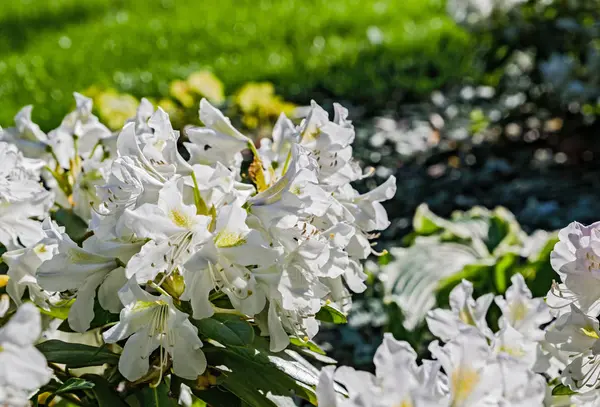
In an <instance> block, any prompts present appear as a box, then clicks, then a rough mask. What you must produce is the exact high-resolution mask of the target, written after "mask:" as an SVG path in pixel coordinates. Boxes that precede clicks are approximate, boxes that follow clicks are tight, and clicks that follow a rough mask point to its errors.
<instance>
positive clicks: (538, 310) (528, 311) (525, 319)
mask: <svg viewBox="0 0 600 407" xmlns="http://www.w3.org/2000/svg"><path fill="white" fill-rule="evenodd" d="M511 281H512V285H511V286H510V287H509V288H508V290H506V294H505V297H506V299H504V298H503V297H502V296H498V297H496V298H495V301H496V304H497V305H498V307H500V310H501V311H502V317H501V318H500V321H499V323H500V326H511V327H513V328H514V329H516V330H517V331H519V332H520V333H521V334H523V335H524V336H526V337H528V338H531V339H533V340H540V339H541V338H543V336H544V331H543V330H541V329H540V328H539V327H540V326H541V325H544V324H546V323H548V322H550V321H551V320H552V316H551V315H550V311H549V309H548V306H547V305H546V303H545V302H544V300H543V298H532V295H531V291H530V290H529V288H528V287H527V284H526V283H525V279H524V278H523V276H522V275H521V274H515V275H514V276H513V277H512V278H511Z"/></svg>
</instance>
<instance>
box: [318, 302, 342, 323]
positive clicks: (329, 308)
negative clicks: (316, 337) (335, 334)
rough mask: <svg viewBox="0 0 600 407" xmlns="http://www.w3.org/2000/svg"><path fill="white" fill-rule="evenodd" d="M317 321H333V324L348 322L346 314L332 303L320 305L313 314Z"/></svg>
mask: <svg viewBox="0 0 600 407" xmlns="http://www.w3.org/2000/svg"><path fill="white" fill-rule="evenodd" d="M315 317H316V318H317V319H318V320H319V321H323V322H333V323H334V324H345V323H347V322H348V318H347V317H346V314H344V313H343V312H342V311H340V310H338V309H337V308H334V307H333V305H331V304H328V305H324V306H322V307H321V309H320V310H319V312H317V314H316V315H315Z"/></svg>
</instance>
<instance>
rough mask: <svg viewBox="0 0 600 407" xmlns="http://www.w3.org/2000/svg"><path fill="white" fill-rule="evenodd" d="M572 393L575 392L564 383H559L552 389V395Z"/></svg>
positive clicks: (568, 394)
mask: <svg viewBox="0 0 600 407" xmlns="http://www.w3.org/2000/svg"><path fill="white" fill-rule="evenodd" d="M572 394H577V392H576V391H573V390H571V389H570V388H569V386H565V385H564V384H559V385H557V386H556V387H554V388H553V389H552V395H553V396H570V395H572Z"/></svg>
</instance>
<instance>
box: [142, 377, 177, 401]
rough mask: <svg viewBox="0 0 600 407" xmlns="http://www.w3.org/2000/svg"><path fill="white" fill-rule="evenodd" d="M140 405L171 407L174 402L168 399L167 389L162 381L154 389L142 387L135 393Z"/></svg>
mask: <svg viewBox="0 0 600 407" xmlns="http://www.w3.org/2000/svg"><path fill="white" fill-rule="evenodd" d="M136 395H137V397H138V400H139V401H140V405H141V406H144V407H173V406H176V405H177V403H176V400H174V399H171V398H170V397H169V387H168V386H167V384H166V383H165V382H164V381H163V382H162V383H161V384H159V385H158V386H156V387H150V386H147V387H144V388H143V389H142V390H141V391H139V392H137V393H136Z"/></svg>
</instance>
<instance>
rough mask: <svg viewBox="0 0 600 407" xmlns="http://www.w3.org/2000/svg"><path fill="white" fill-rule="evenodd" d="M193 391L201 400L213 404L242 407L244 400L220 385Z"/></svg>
mask: <svg viewBox="0 0 600 407" xmlns="http://www.w3.org/2000/svg"><path fill="white" fill-rule="evenodd" d="M192 393H194V395H195V396H196V397H198V398H199V399H200V400H202V401H204V402H205V403H208V404H209V405H211V406H227V407H241V405H242V400H240V398H239V397H238V396H236V395H235V394H233V393H232V392H230V391H229V390H226V389H221V388H218V387H211V388H209V389H206V390H194V389H193V390H192Z"/></svg>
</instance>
